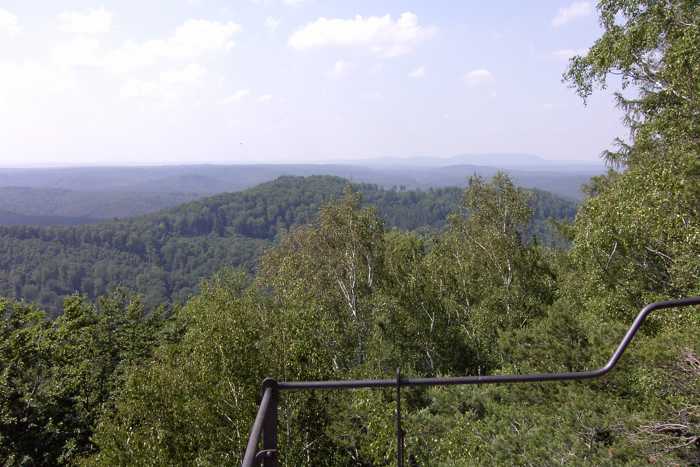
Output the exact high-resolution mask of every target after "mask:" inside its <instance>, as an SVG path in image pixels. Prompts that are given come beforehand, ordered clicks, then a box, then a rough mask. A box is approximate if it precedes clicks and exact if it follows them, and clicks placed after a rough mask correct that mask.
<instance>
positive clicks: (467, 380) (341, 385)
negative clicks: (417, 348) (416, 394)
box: [279, 297, 700, 391]
mask: <svg viewBox="0 0 700 467" xmlns="http://www.w3.org/2000/svg"><path fill="white" fill-rule="evenodd" d="M691 305H700V297H691V298H684V299H679V300H668V301H664V302H656V303H652V304H650V305H647V306H645V307H644V308H643V309H642V311H640V312H639V314H638V315H637V317H636V318H635V320H634V322H633V323H632V325H631V326H630V328H629V329H628V330H627V333H626V334H625V336H624V337H623V338H622V341H621V342H620V344H619V345H618V346H617V349H615V351H614V352H613V354H612V356H611V357H610V359H609V360H608V362H607V363H606V364H605V365H604V366H602V367H600V368H598V369H596V370H590V371H574V372H567V373H535V374H529V375H490V376H456V377H444V378H402V379H401V385H402V386H450V385H456V384H499V383H533V382H542V381H568V380H581V379H591V378H598V377H600V376H603V375H604V374H606V373H607V372H609V371H610V370H612V369H613V368H614V367H615V365H617V362H618V361H619V360H620V357H622V354H623V353H624V352H625V349H627V346H628V345H629V343H630V342H631V341H632V339H633V338H634V336H635V334H637V331H638V330H639V328H640V327H641V325H642V323H643V322H644V320H645V319H646V318H647V316H649V314H650V313H651V312H653V311H655V310H662V309H665V308H680V307H685V306H691ZM397 385H398V383H397V381H396V379H365V380H350V381H293V382H281V383H279V389H280V390H292V391H299V390H305V389H307V390H308V389H368V388H382V387H396V386H397Z"/></svg>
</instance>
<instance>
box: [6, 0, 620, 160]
mask: <svg viewBox="0 0 700 467" xmlns="http://www.w3.org/2000/svg"><path fill="white" fill-rule="evenodd" d="M60 3H61V5H60V6H58V5H56V4H55V2H49V1H48V0H30V1H27V0H7V1H5V2H3V5H2V7H0V167H7V168H9V167H49V166H60V167H76V166H154V165H155V166H162V165H197V164H250V163H255V164H259V163H276V164H280V163H315V164H318V163H340V162H343V163H348V162H351V161H357V162H358V163H361V162H362V161H364V160H367V159H376V158H385V157H401V158H403V157H405V158H411V157H451V156H450V155H454V154H464V153H472V154H485V153H527V154H537V155H539V156H541V157H542V158H544V159H547V160H555V161H557V160H559V161H576V162H583V161H588V162H591V163H593V162H596V161H598V160H599V154H600V153H601V151H603V150H604V149H606V148H609V147H610V144H611V143H612V141H613V139H614V137H615V136H617V135H619V134H621V133H623V126H622V124H621V122H620V117H619V113H618V112H617V111H616V109H614V99H613V97H612V89H611V90H610V91H606V92H602V93H599V94H597V95H596V96H595V97H594V98H592V99H591V100H590V101H589V102H588V105H587V106H584V105H583V103H582V102H581V100H580V99H579V98H578V97H577V96H576V95H575V93H574V92H573V91H572V90H571V89H568V88H567V86H566V85H565V84H563V83H562V82H561V75H562V72H563V71H564V70H565V69H566V66H567V61H568V59H569V57H571V56H572V55H574V54H576V53H584V52H585V50H586V47H588V46H590V45H591V44H592V43H593V41H594V40H595V38H596V37H597V36H598V35H599V33H600V28H599V26H598V24H597V20H596V18H595V14H594V8H593V4H592V2H589V1H571V0H547V1H542V2H537V3H533V4H531V3H527V4H524V3H522V2H517V1H508V2H501V3H499V4H497V5H496V4H487V3H484V2H476V1H473V2H460V3H458V4H456V3H454V2H449V1H447V0H441V1H435V2H418V1H416V0H387V1H382V2H376V1H369V0H361V1H356V2H341V1H331V0H327V1H326V0H240V1H238V2H235V3H234V4H231V3H230V2H226V1H223V0H174V1H172V2H167V3H166V2H149V4H147V5H144V4H143V3H142V2H138V1H136V0H122V1H119V2H117V1H116V0H106V1H101V2H97V1H94V0H69V1H64V2H60ZM163 11H167V14H166V15H164V14H163ZM433 155H437V156H433Z"/></svg>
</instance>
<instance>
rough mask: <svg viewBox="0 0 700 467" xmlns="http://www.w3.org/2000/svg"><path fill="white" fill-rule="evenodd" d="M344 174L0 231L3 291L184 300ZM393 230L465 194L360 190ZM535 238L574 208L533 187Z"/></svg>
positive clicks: (57, 297) (310, 211)
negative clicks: (90, 220) (118, 215)
mask: <svg viewBox="0 0 700 467" xmlns="http://www.w3.org/2000/svg"><path fill="white" fill-rule="evenodd" d="M347 184H348V182H347V181H346V180H344V179H341V178H338V177H330V176H312V177H306V178H302V177H281V178H279V179H277V180H275V181H273V182H269V183H265V184H262V185H259V186H258V187H255V188H252V189H249V190H246V191H243V192H238V193H226V194H221V195H217V196H213V197H210V198H205V199H202V200H198V201H193V202H190V203H188V204H184V205H182V206H179V207H176V208H172V209H169V210H165V211H161V212H159V213H155V214H151V215H146V216H143V217H138V218H133V219H127V220H119V221H111V222H104V223H101V224H95V225H84V226H74V227H32V226H9V227H8V226H6V227H2V228H0V295H4V296H8V297H14V298H17V299H24V300H28V301H34V302H38V303H40V304H41V305H42V306H44V307H46V308H47V309H49V310H51V311H52V312H54V313H56V312H58V310H59V309H60V306H61V303H62V301H63V298H64V297H66V296H67V295H70V294H72V293H75V292H80V293H83V294H85V295H87V296H88V297H90V298H95V297H97V296H100V295H102V294H105V293H106V292H108V291H109V290H111V289H114V288H115V287H118V286H126V287H127V288H129V289H131V290H134V291H137V292H139V293H142V294H143V295H144V296H145V301H146V303H147V304H148V305H155V304H159V303H165V302H172V301H182V300H184V299H186V298H187V297H188V296H190V295H192V294H193V293H194V292H195V290H196V288H197V285H198V284H199V282H200V281H201V280H202V279H204V278H206V277H208V276H210V275H211V274H212V273H214V272H216V271H217V270H219V269H221V268H223V267H226V266H233V267H242V268H244V269H248V270H252V269H253V268H254V267H255V264H256V261H257V258H258V257H259V256H260V255H261V253H262V251H263V250H264V249H265V248H266V247H268V246H270V245H271V244H272V243H273V242H274V241H275V239H276V238H278V237H279V235H280V234H281V233H283V232H285V231H287V230H288V229H289V228H290V227H292V226H295V225H301V224H304V223H308V222H309V221H310V220H311V219H313V217H314V216H315V215H316V214H317V212H318V209H319V207H320V206H321V205H322V204H324V203H326V202H328V201H330V200H332V199H336V198H338V197H339V196H340V195H341V194H342V193H343V190H344V188H345V187H346V186H347ZM354 189H356V190H358V191H359V192H360V193H361V194H362V195H363V200H364V202H365V203H367V204H372V205H374V206H376V207H377V209H378V212H379V214H380V216H381V218H382V219H383V220H384V222H385V223H386V225H387V226H388V227H395V228H399V229H402V230H415V229H425V228H428V229H439V228H441V227H442V226H444V224H445V222H446V220H447V216H448V214H449V213H451V212H454V211H455V210H457V208H458V206H459V204H460V200H461V197H462V194H463V192H462V190H461V189H458V188H444V189H435V190H430V191H397V190H386V189H383V188H379V187H378V186H376V185H367V184H362V185H354ZM531 203H532V206H533V208H534V211H535V217H534V221H533V223H532V225H531V226H530V233H531V235H537V236H538V238H539V239H540V240H541V241H545V242H547V241H550V240H551V238H552V234H551V232H549V230H548V228H547V225H546V219H549V218H553V219H559V220H572V219H573V217H574V215H575V212H576V205H575V203H574V202H572V201H568V200H565V199H562V198H559V197H557V196H554V195H552V194H550V193H547V192H542V191H534V192H533V196H532V197H531Z"/></svg>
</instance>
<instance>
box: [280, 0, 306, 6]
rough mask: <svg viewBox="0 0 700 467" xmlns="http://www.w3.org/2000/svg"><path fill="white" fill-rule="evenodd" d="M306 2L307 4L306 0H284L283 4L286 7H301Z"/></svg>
mask: <svg viewBox="0 0 700 467" xmlns="http://www.w3.org/2000/svg"><path fill="white" fill-rule="evenodd" d="M305 2H306V0H283V3H284V4H285V5H289V6H299V5H302V4H303V3H305Z"/></svg>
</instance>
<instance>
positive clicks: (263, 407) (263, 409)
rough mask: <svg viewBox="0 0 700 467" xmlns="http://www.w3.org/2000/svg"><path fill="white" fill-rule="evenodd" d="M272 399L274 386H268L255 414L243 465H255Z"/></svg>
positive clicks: (250, 466)
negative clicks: (264, 422) (261, 433)
mask: <svg viewBox="0 0 700 467" xmlns="http://www.w3.org/2000/svg"><path fill="white" fill-rule="evenodd" d="M271 400H272V388H271V387H267V388H265V390H264V391H263V396H262V400H261V401H260V408H259V409H258V414H257V415H256V416H255V422H253V428H251V429H250V437H249V438H248V446H247V447H246V449H245V456H244V457H243V463H242V466H243V467H254V466H255V462H256V456H257V453H258V442H259V441H260V432H261V431H262V428H263V421H264V420H265V415H266V414H267V409H268V407H269V406H270V401H271Z"/></svg>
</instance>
